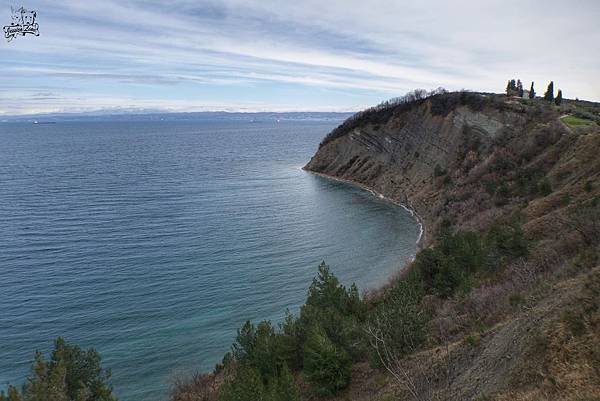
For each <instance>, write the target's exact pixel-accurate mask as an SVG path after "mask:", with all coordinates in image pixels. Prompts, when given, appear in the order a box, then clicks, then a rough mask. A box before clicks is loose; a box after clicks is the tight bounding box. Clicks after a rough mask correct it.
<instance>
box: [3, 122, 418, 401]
mask: <svg viewBox="0 0 600 401" xmlns="http://www.w3.org/2000/svg"><path fill="white" fill-rule="evenodd" d="M338 123H339V121H281V122H276V121H262V122H261V121H259V122H250V121H204V120H203V121H169V122H143V121H138V122H124V121H121V122H70V123H69V122H62V123H58V124H52V125H33V124H26V123H5V124H0V141H1V146H0V226H1V227H2V229H1V230H0V245H1V248H0V385H1V387H4V385H5V384H6V383H7V382H11V383H22V382H23V381H24V379H25V377H26V375H27V373H28V369H29V365H30V363H31V360H32V358H33V353H34V351H35V350H36V349H39V350H42V351H49V350H50V348H51V346H52V340H53V338H55V337H56V336H59V335H61V336H64V337H66V339H67V340H68V341H73V342H76V343H79V344H80V345H82V346H84V347H88V346H94V347H96V348H97V349H98V350H99V351H100V352H101V354H102V355H103V358H104V365H105V366H106V367H109V368H111V369H112V371H113V384H114V386H115V390H116V393H117V395H118V396H119V397H120V399H121V400H123V401H138V400H139V401H141V400H150V401H153V400H161V399H165V398H166V393H167V390H168V386H169V383H170V381H171V380H172V377H173V376H174V375H176V374H178V373H181V372H188V373H189V372H192V371H196V370H208V369H211V368H212V367H213V366H214V364H215V363H216V362H218V361H219V360H220V358H221V356H222V355H223V353H224V352H225V351H227V350H228V348H229V345H230V344H231V341H232V340H233V337H234V335H235V331H236V329H237V327H239V326H240V325H241V324H242V323H243V322H244V321H245V320H246V319H252V320H259V319H272V320H275V321H277V320H280V319H281V318H282V316H283V314H284V311H285V309H286V308H290V309H291V310H292V311H296V310H297V308H298V306H299V305H300V304H301V303H302V302H303V300H304V297H305V295H306V290H307V287H308V285H309V284H310V280H311V278H312V277H313V276H314V274H315V272H316V268H317V266H318V264H319V262H320V261H321V260H322V259H325V260H326V262H327V263H328V264H330V265H331V267H332V269H333V271H334V273H335V274H336V275H338V276H339V277H340V279H341V280H342V281H343V282H344V283H347V284H349V283H351V282H352V281H355V282H356V283H357V284H358V285H359V288H361V289H364V288H367V287H372V286H376V285H378V284H380V283H382V282H383V281H385V279H386V278H387V277H388V276H389V275H390V274H391V273H392V272H393V271H395V270H397V269H398V268H399V267H400V266H401V265H402V264H403V263H404V261H406V260H407V259H408V258H409V257H410V256H411V255H412V254H413V253H414V252H415V241H416V238H417V236H418V231H419V228H418V226H417V224H416V223H415V222H414V220H413V219H412V218H411V216H410V214H409V213H408V212H406V211H405V210H404V209H402V208H399V207H395V206H393V205H390V204H389V203H386V202H384V201H382V200H380V199H378V198H376V197H374V196H372V195H371V194H370V193H368V192H367V191H364V190H361V189H358V188H355V187H352V186H349V185H347V184H343V183H339V182H335V181H331V180H327V179H323V178H320V177H316V176H313V175H311V174H309V173H306V172H304V171H302V170H301V169H300V167H301V166H302V165H303V164H305V163H306V161H307V160H308V159H309V158H310V156H311V155H312V154H313V153H314V152H315V151H316V148H317V145H318V143H319V141H320V140H321V139H322V137H323V136H324V135H325V134H326V133H327V132H328V131H329V130H331V128H333V127H334V126H335V125H337V124H338Z"/></svg>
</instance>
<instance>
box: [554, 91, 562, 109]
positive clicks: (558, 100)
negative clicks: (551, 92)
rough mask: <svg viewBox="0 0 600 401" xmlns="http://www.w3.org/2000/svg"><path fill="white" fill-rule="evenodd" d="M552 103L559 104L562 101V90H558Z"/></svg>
mask: <svg viewBox="0 0 600 401" xmlns="http://www.w3.org/2000/svg"><path fill="white" fill-rule="evenodd" d="M554 103H556V105H557V106H560V104H561V103H562V90H560V89H559V90H558V93H557V94H556V99H554Z"/></svg>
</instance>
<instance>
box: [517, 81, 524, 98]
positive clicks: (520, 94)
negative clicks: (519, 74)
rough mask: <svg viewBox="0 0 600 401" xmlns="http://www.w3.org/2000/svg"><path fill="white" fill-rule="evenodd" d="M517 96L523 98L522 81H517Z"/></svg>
mask: <svg viewBox="0 0 600 401" xmlns="http://www.w3.org/2000/svg"><path fill="white" fill-rule="evenodd" d="M517 95H518V96H519V97H523V84H522V83H521V80H520V79H518V80H517Z"/></svg>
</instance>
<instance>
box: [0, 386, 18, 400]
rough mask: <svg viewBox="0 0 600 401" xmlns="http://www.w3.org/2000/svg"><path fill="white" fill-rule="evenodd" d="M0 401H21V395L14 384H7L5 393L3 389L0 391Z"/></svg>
mask: <svg viewBox="0 0 600 401" xmlns="http://www.w3.org/2000/svg"><path fill="white" fill-rule="evenodd" d="M0 401H23V397H21V394H20V393H19V390H17V388H16V387H15V386H11V385H9V386H8V392H7V394H6V395H5V394H4V391H0Z"/></svg>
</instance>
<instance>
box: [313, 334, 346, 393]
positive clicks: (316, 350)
mask: <svg viewBox="0 0 600 401" xmlns="http://www.w3.org/2000/svg"><path fill="white" fill-rule="evenodd" d="M351 363H352V361H351V359H350V356H349V355H348V353H347V352H346V351H344V349H342V348H341V347H338V346H336V345H335V344H334V343H333V342H332V341H331V339H330V338H329V336H327V334H326V333H325V331H324V330H322V329H319V328H318V327H316V328H314V329H313V330H312V332H311V333H310V334H309V336H308V339H307V341H306V344H305V346H304V374H305V376H306V380H307V381H308V382H309V383H310V384H312V386H313V389H314V392H315V393H316V394H317V395H324V396H328V395H333V394H335V393H336V392H337V390H339V389H342V388H344V387H346V386H347V385H348V383H350V366H351Z"/></svg>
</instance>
